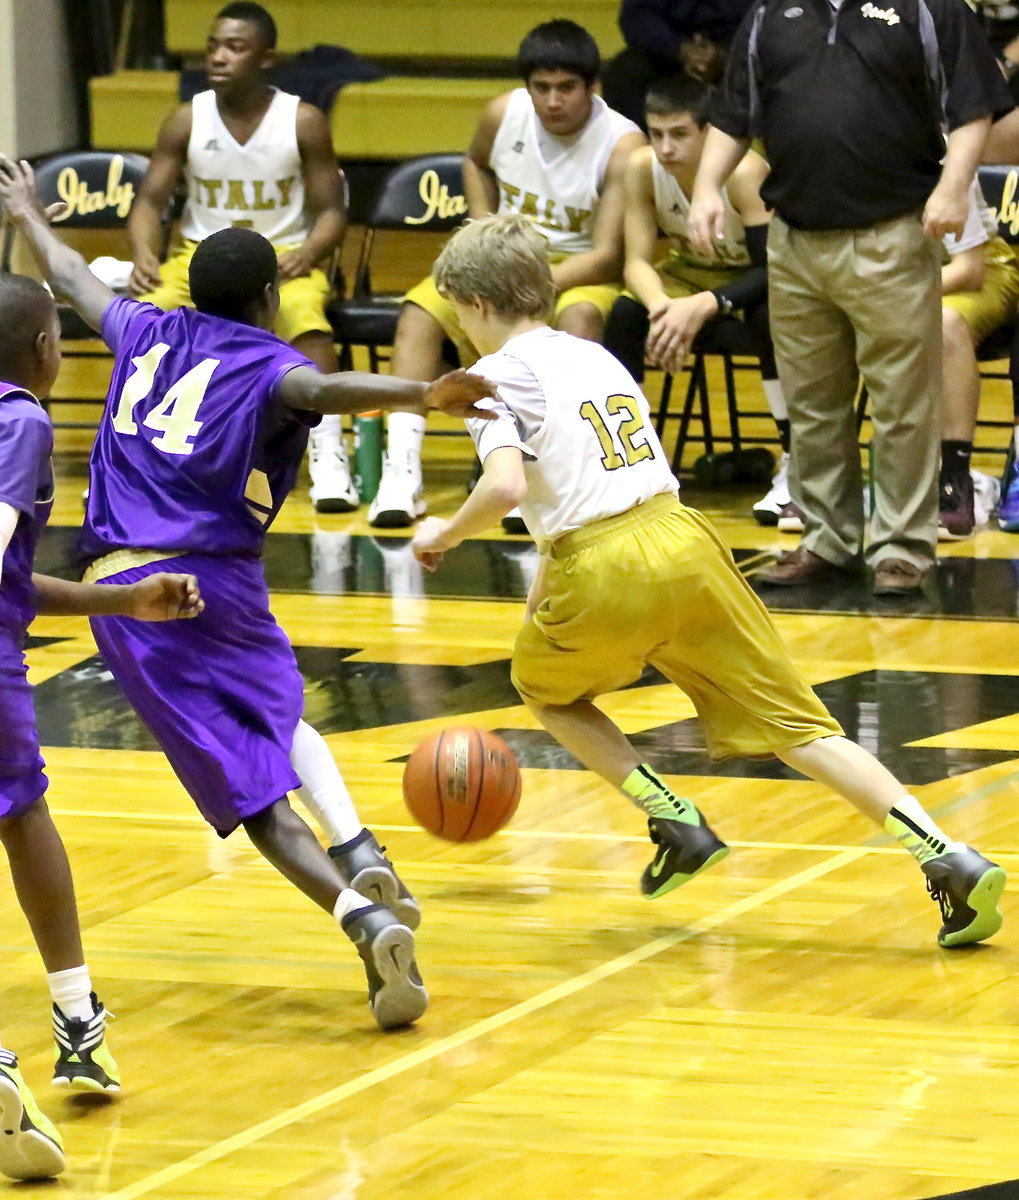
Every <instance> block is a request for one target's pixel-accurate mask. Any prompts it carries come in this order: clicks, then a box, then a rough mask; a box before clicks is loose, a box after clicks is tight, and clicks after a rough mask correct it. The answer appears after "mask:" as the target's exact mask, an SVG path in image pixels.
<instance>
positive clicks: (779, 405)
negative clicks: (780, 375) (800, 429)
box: [761, 379, 789, 421]
mask: <svg viewBox="0 0 1019 1200" xmlns="http://www.w3.org/2000/svg"><path fill="white" fill-rule="evenodd" d="M761 384H762V386H763V387H764V398H765V400H767V401H768V408H769V409H770V410H771V415H772V416H773V417H774V418H775V420H776V421H788V420H789V408H788V406H787V405H786V402H785V393H784V392H783V391H782V384H781V383H780V382H779V380H777V379H762V380H761Z"/></svg>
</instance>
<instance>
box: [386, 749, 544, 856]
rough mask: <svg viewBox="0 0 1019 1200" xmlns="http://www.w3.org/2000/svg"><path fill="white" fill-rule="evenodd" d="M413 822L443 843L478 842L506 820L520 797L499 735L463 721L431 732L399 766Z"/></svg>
mask: <svg viewBox="0 0 1019 1200" xmlns="http://www.w3.org/2000/svg"><path fill="white" fill-rule="evenodd" d="M403 798H404V800H405V801H406V802H407V808H408V809H410V814H411V816H412V817H413V818H414V820H415V821H417V823H418V824H419V825H420V826H421V827H422V828H423V829H427V830H428V832H429V833H434V834H435V836H436V837H441V838H444V839H445V840H446V841H447V842H480V841H481V840H482V839H483V838H487V837H491V836H492V834H493V833H497V832H498V831H499V830H500V829H502V828H503V826H504V825H506V824H507V823H508V822H509V820H510V818H511V817H512V816H513V814H514V813H515V812H516V811H517V804H518V803H519V801H520V768H519V766H518V765H517V760H516V758H515V757H514V754H513V751H512V750H511V749H510V748H509V746H507V745H506V743H505V742H504V741H503V740H502V738H498V737H496V736H495V734H494V733H489V732H488V731H487V730H484V729H475V728H473V727H472V726H463V727H460V728H456V729H442V730H440V731H439V732H438V733H433V734H432V736H431V737H428V738H425V740H424V741H423V742H422V743H421V744H420V745H419V746H418V747H417V748H416V749H415V750H414V752H413V753H412V754H411V756H410V758H409V759H408V760H407V765H406V767H405V768H404V771H403Z"/></svg>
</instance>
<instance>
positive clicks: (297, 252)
mask: <svg viewBox="0 0 1019 1200" xmlns="http://www.w3.org/2000/svg"><path fill="white" fill-rule="evenodd" d="M278 263H279V281H280V283H286V282H287V280H288V279H299V278H300V277H301V276H302V275H310V274H311V273H312V271H313V270H314V269H315V260H314V259H313V258H312V257H311V255H310V254H309V253H308V251H307V250H306V249H305V248H304V247H303V246H297V247H296V248H295V249H293V250H288V251H287V252H286V253H285V254H281V255H280V256H279V259H278Z"/></svg>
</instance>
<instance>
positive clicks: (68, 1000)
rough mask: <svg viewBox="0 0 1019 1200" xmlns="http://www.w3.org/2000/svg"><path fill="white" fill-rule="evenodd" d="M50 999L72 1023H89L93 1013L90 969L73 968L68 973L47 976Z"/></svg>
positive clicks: (61, 972)
mask: <svg viewBox="0 0 1019 1200" xmlns="http://www.w3.org/2000/svg"><path fill="white" fill-rule="evenodd" d="M46 982H47V984H49V989H50V999H51V1000H52V1001H53V1003H54V1004H55V1005H56V1006H57V1008H59V1009H60V1011H61V1012H62V1013H63V1014H64V1016H65V1017H69V1018H70V1019H71V1020H72V1021H88V1020H89V1019H90V1018H91V1016H92V1013H93V1011H94V1010H93V1008H92V996H91V993H92V979H91V977H90V976H89V973H88V967H87V966H86V965H85V964H84V963H83V964H82V965H81V966H80V967H71V968H70V969H69V970H67V971H54V972H53V973H52V974H50V975H47V976H46Z"/></svg>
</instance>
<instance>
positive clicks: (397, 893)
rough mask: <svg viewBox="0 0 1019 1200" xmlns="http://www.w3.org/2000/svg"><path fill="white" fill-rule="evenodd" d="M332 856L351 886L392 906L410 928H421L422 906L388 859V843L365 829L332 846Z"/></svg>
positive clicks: (400, 919) (370, 897) (398, 916)
mask: <svg viewBox="0 0 1019 1200" xmlns="http://www.w3.org/2000/svg"><path fill="white" fill-rule="evenodd" d="M329 857H330V858H331V859H332V860H333V862H334V863H336V865H337V866H338V867H339V868H340V871H341V873H342V874H343V877H344V879H346V881H347V887H350V888H353V889H354V891H355V892H357V893H358V894H359V895H361V896H364V898H365V899H366V900H371V902H372V903H373V904H381V905H382V906H383V907H384V908H388V909H389V911H390V912H391V913H392V914H393V916H394V917H396V919H397V920H398V921H399V922H400V924H401V925H406V926H407V928H408V929H417V927H418V926H419V925H420V924H421V906H420V905H419V904H418V902H417V901H416V900H415V899H414V897H413V896H412V895H411V894H410V892H408V891H407V889H406V887H404V884H403V880H402V879H401V878H400V876H399V875H397V873H396V869H395V868H394V866H393V864H392V863H391V862H390V861H389V859H388V858H386V848H385V846H380V845H379V844H378V842H377V841H376V840H375V835H374V834H373V833H372V832H371V830H370V829H362V830H361V832H360V833H359V834H358V835H357V837H355V838H351V839H350V841H349V842H343V843H342V844H341V845H339V846H330V848H329Z"/></svg>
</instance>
